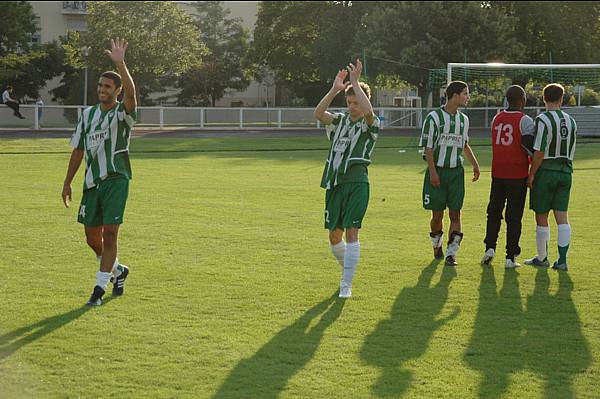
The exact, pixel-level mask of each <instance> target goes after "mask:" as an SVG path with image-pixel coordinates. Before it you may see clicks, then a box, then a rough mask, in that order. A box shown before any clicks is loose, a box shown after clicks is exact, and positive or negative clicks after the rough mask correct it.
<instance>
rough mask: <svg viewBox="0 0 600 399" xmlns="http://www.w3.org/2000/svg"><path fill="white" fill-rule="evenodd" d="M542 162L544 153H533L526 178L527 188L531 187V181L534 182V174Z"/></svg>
mask: <svg viewBox="0 0 600 399" xmlns="http://www.w3.org/2000/svg"><path fill="white" fill-rule="evenodd" d="M542 162H544V153H543V152H542V151H536V152H534V153H533V159H532V161H531V168H530V169H529V176H528V177H527V186H528V187H529V188H532V187H533V181H534V180H535V174H536V173H537V171H538V169H539V168H540V166H542Z"/></svg>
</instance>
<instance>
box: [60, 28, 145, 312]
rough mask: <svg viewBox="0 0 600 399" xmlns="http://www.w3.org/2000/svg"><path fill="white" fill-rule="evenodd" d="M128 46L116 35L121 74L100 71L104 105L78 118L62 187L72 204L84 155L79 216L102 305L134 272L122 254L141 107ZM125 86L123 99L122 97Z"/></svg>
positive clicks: (112, 53) (93, 300)
mask: <svg viewBox="0 0 600 399" xmlns="http://www.w3.org/2000/svg"><path fill="white" fill-rule="evenodd" d="M126 50H127V41H126V40H125V39H119V38H116V39H115V40H111V50H106V53H107V54H108V56H109V57H110V58H111V60H112V61H113V62H114V64H115V65H116V67H117V70H118V71H119V73H116V72H112V71H108V72H104V73H103V74H102V75H101V76H100V79H99V81H98V89H97V93H98V101H99V104H97V105H94V106H92V107H89V108H86V109H85V110H84V111H83V112H82V114H81V117H80V118H79V122H77V128H76V130H75V133H74V134H73V137H72V138H71V146H72V147H73V152H72V153H71V159H70V160H69V166H68V169H67V175H66V177H65V181H64V185H63V190H62V198H63V202H64V204H65V206H66V207H69V201H71V200H72V198H71V193H72V191H71V182H72V181H73V178H74V177H75V174H76V173H77V170H78V169H79V166H80V165H81V162H82V160H83V157H84V155H85V159H86V170H85V178H84V185H83V196H82V198H81V205H80V207H79V215H78V221H79V223H82V224H83V225H84V227H85V236H86V239H87V244H88V245H89V246H90V247H91V248H92V250H93V251H94V252H95V254H96V257H97V259H98V260H99V261H100V270H99V271H98V272H97V273H96V285H95V287H94V290H93V292H92V295H91V297H90V299H89V301H88V303H87V304H88V305H92V306H99V305H101V304H102V296H103V295H104V293H105V290H106V286H107V285H108V283H109V281H113V283H114V286H113V291H112V292H113V295H114V296H118V295H122V294H123V290H124V286H123V284H124V281H125V279H126V278H127V275H128V274H129V269H128V268H127V266H124V265H121V264H119V261H118V259H117V241H118V233H119V226H120V225H121V224H122V223H123V217H124V214H125V205H126V203H127V196H128V193H129V180H130V179H131V165H130V162H129V139H130V136H131V129H132V128H133V125H134V124H135V120H136V107H137V103H136V92H135V85H134V83H133V79H132V78H131V75H130V74H129V70H128V69H127V66H126V65H125V52H126ZM121 90H123V91H124V93H123V102H118V101H117V97H118V96H119V94H120V93H121Z"/></svg>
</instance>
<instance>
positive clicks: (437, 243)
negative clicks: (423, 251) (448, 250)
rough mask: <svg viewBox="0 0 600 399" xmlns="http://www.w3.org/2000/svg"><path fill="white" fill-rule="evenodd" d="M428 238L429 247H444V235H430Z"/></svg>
mask: <svg viewBox="0 0 600 399" xmlns="http://www.w3.org/2000/svg"><path fill="white" fill-rule="evenodd" d="M429 238H431V245H433V247H434V248H440V247H441V246H442V245H444V241H443V240H444V233H440V234H434V233H430V234H429Z"/></svg>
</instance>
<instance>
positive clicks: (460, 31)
mask: <svg viewBox="0 0 600 399" xmlns="http://www.w3.org/2000/svg"><path fill="white" fill-rule="evenodd" d="M363 24H364V33H363V34H361V35H360V36H359V37H358V43H359V45H360V46H364V47H366V48H368V49H369V50H368V54H370V55H371V56H372V57H371V59H372V60H374V59H375V60H376V59H377V58H379V59H385V60H388V61H380V62H376V63H375V62H371V64H370V65H371V72H372V73H375V74H379V73H390V74H397V75H400V76H401V77H402V78H403V79H405V80H407V81H408V82H410V83H412V84H414V85H416V86H417V87H418V88H419V92H420V93H421V95H424V94H425V92H426V90H427V82H428V74H429V70H430V69H434V68H440V67H442V66H445V65H446V64H447V63H448V62H461V61H463V60H464V57H465V54H466V55H467V56H468V59H470V60H477V62H491V61H499V60H502V61H505V62H506V61H515V62H518V61H519V60H520V58H519V57H520V55H521V54H522V53H523V51H524V46H523V45H522V44H520V43H519V42H518V41H517V39H516V38H515V37H514V34H513V32H514V26H515V19H514V18H513V17H511V16H510V15H506V13H505V12H503V11H502V10H499V9H498V8H497V7H490V6H489V5H486V3H481V2H470V1H461V2H445V1H444V2H443V1H436V2H406V1H397V2H382V3H380V4H379V6H378V7H377V8H375V9H374V10H373V11H372V13H371V15H369V16H368V17H366V18H364V19H363Z"/></svg>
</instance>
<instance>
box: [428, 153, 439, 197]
mask: <svg viewBox="0 0 600 399" xmlns="http://www.w3.org/2000/svg"><path fill="white" fill-rule="evenodd" d="M425 160H426V161H427V168H429V180H430V181H431V185H432V186H433V187H435V188H438V187H439V186H440V184H441V180H440V175H438V173H437V169H436V168H435V160H434V159H433V148H429V147H426V148H425Z"/></svg>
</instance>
